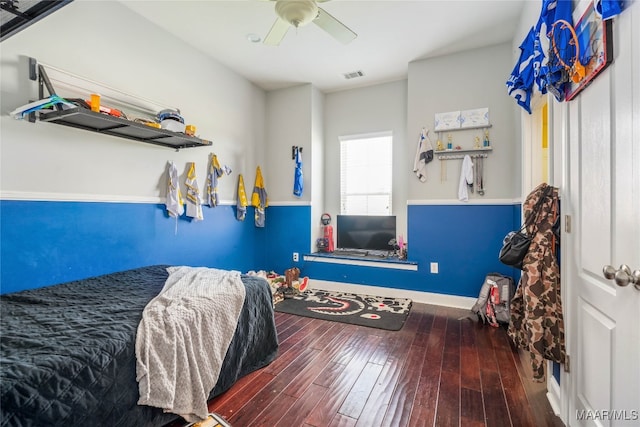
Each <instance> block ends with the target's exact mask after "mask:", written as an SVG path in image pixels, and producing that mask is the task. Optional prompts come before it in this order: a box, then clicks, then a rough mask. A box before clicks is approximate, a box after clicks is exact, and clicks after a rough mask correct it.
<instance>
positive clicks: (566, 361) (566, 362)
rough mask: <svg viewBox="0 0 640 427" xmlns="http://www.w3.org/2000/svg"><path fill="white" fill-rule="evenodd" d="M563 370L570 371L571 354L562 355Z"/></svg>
mask: <svg viewBox="0 0 640 427" xmlns="http://www.w3.org/2000/svg"><path fill="white" fill-rule="evenodd" d="M564 371H565V372H571V356H569V355H568V354H567V355H565V356H564Z"/></svg>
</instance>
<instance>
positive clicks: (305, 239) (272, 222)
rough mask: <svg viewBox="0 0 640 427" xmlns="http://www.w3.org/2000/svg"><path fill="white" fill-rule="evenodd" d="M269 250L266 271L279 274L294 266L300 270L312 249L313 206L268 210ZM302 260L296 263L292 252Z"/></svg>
mask: <svg viewBox="0 0 640 427" xmlns="http://www.w3.org/2000/svg"><path fill="white" fill-rule="evenodd" d="M266 215H267V220H266V227H265V230H266V236H267V237H266V241H265V242H262V245H263V247H264V248H265V250H266V260H267V262H266V264H265V265H264V266H263V267H262V269H264V270H273V271H276V272H279V273H282V272H284V270H286V269H288V268H291V267H300V266H301V262H300V261H301V260H302V254H305V253H307V252H309V248H310V247H311V230H310V227H311V223H312V221H311V206H298V205H296V206H271V207H269V208H267V211H266ZM294 252H298V254H300V261H299V262H297V263H296V262H293V253H294Z"/></svg>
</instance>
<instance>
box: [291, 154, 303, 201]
mask: <svg viewBox="0 0 640 427" xmlns="http://www.w3.org/2000/svg"><path fill="white" fill-rule="evenodd" d="M295 161H296V168H295V170H294V171H293V195H294V196H296V197H302V191H303V189H304V180H303V176H302V148H299V147H296V149H295Z"/></svg>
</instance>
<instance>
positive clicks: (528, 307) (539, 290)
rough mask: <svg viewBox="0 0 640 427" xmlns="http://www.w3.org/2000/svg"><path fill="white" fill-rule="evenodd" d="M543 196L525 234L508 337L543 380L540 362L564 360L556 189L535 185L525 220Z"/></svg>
mask: <svg viewBox="0 0 640 427" xmlns="http://www.w3.org/2000/svg"><path fill="white" fill-rule="evenodd" d="M542 197H544V200H543V202H542V205H541V207H540V209H539V211H538V212H537V214H535V218H533V220H529V222H530V224H529V225H528V227H527V233H528V234H529V235H530V236H533V239H532V241H531V245H530V246H529V252H528V253H527V255H525V257H524V261H523V267H522V270H523V271H522V276H521V278H520V283H519V286H518V288H517V289H516V293H515V295H514V297H513V299H512V300H511V319H510V322H509V329H508V334H509V336H510V337H511V339H512V340H513V342H514V343H515V345H516V346H517V347H520V348H522V349H525V350H527V351H529V352H530V353H531V365H532V367H533V379H534V380H535V381H543V380H544V378H545V373H544V372H545V371H544V365H545V363H544V359H548V360H552V361H554V362H558V363H564V360H565V341H564V320H563V315H562V300H561V298H560V268H559V266H558V262H557V259H556V255H555V253H554V249H555V248H554V246H555V236H554V234H553V231H552V227H553V224H554V222H555V220H556V217H557V215H558V214H559V205H558V189H557V188H555V187H551V186H549V185H547V184H545V183H542V184H540V185H538V186H537V187H536V188H535V189H534V190H533V191H532V192H531V193H530V194H529V195H528V196H527V198H526V199H525V201H524V203H523V206H522V209H523V212H524V217H525V221H526V219H527V218H529V217H530V216H531V215H532V214H534V213H533V208H534V206H535V205H536V203H537V202H538V200H540V198H542Z"/></svg>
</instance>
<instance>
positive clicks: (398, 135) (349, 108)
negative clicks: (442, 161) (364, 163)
mask: <svg viewBox="0 0 640 427" xmlns="http://www.w3.org/2000/svg"><path fill="white" fill-rule="evenodd" d="M406 117H407V81H406V80H400V81H396V82H391V83H385V84H380V85H376V86H369V87H364V88H359V89H353V90H345V91H341V92H333V93H329V94H327V95H326V98H325V103H324V120H325V151H324V153H325V168H324V177H325V179H324V184H325V186H326V187H325V206H326V209H325V210H326V211H327V212H329V213H330V214H331V215H332V216H333V217H334V218H335V215H337V214H339V213H340V141H339V138H340V137H341V136H348V135H358V134H366V133H372V132H381V131H391V132H392V133H393V154H392V155H393V200H392V203H393V207H392V209H393V214H394V215H396V216H397V217H398V218H397V229H398V233H403V234H404V235H405V236H406V210H407V209H406V206H407V198H408V197H407V180H408V177H409V172H410V168H412V167H413V163H411V164H409V157H410V156H409V154H408V150H409V149H410V147H413V144H412V143H410V142H409V141H408V140H407V136H406V131H405V130H406V123H407V121H406V120H407V119H406Z"/></svg>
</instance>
